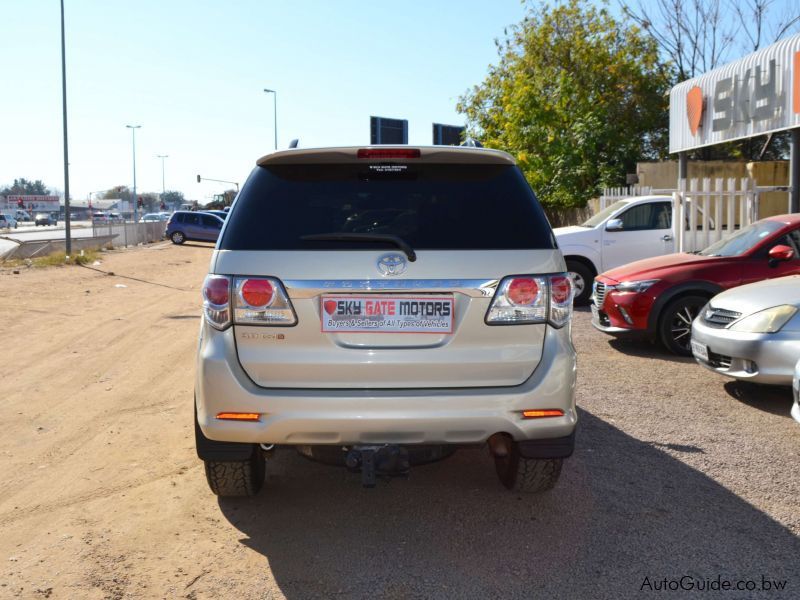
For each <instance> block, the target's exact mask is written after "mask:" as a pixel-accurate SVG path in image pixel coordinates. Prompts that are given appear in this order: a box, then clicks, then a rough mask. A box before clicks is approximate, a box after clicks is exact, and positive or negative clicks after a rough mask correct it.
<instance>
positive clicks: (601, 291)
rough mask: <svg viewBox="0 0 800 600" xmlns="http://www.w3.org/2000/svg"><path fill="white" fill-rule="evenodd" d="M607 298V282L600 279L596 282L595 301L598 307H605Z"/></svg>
mask: <svg viewBox="0 0 800 600" xmlns="http://www.w3.org/2000/svg"><path fill="white" fill-rule="evenodd" d="M605 299H606V284H605V283H602V282H600V281H595V282H594V303H595V305H596V306H597V308H603V302H604V301H605Z"/></svg>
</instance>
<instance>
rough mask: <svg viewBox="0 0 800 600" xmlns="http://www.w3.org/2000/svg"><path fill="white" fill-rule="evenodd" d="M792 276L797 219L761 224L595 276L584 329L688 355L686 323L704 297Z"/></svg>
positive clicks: (796, 268)
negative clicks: (694, 248)
mask: <svg viewBox="0 0 800 600" xmlns="http://www.w3.org/2000/svg"><path fill="white" fill-rule="evenodd" d="M795 274H800V214H792V215H780V216H777V217H769V218H767V219H762V220H760V221H757V222H755V223H753V224H752V225H749V226H747V227H745V228H744V229H741V230H739V231H737V232H736V233H734V234H733V235H731V236H730V237H728V238H725V239H724V240H721V241H719V242H716V243H714V244H712V245H711V246H709V247H708V248H706V249H705V250H700V251H697V252H695V253H688V254H687V253H678V254H668V255H666V256H659V257H656V258H648V259H645V260H639V261H636V262H633V263H630V264H627V265H623V266H621V267H618V268H616V269H611V270H610V271H606V272H605V273H602V274H600V275H598V276H597V277H596V278H595V280H594V292H593V294H592V302H591V308H592V324H593V325H594V326H595V328H597V329H599V330H600V331H602V332H604V333H608V334H610V335H613V336H618V337H637V338H645V339H651V340H659V341H661V342H662V343H663V344H664V346H666V348H667V349H669V350H671V351H672V352H674V353H675V354H680V355H684V356H688V355H690V354H691V350H690V346H689V341H690V337H691V328H692V321H693V320H694V318H695V317H696V316H697V314H698V312H699V311H700V309H701V308H703V306H705V304H706V303H707V302H708V301H709V299H711V297H712V296H714V295H716V294H718V293H719V292H721V291H723V290H726V289H728V288H732V287H735V286H737V285H743V284H745V283H751V282H753V281H760V280H762V279H769V278H772V277H783V276H784V275H795Z"/></svg>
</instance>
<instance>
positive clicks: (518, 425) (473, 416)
mask: <svg viewBox="0 0 800 600" xmlns="http://www.w3.org/2000/svg"><path fill="white" fill-rule="evenodd" d="M576 362H577V361H576V356H575V349H574V347H573V346H572V342H571V340H570V334H569V330H568V328H564V329H554V328H552V327H548V328H547V332H546V333H545V342H544V348H543V352H542V360H541V362H540V363H539V365H538V366H537V368H536V370H535V371H534V372H533V374H532V375H531V377H530V378H529V379H528V380H527V381H525V382H524V383H523V384H521V385H519V386H513V387H498V388H446V389H402V390H397V389H386V390H375V389H373V390H363V389H359V390H353V389H328V390H322V389H286V388H284V389H275V388H262V387H258V386H256V385H255V384H254V383H253V382H252V381H251V380H250V379H249V378H248V376H247V375H246V374H245V372H244V371H243V369H242V368H241V366H240V364H239V362H238V358H237V354H236V348H235V342H234V337H233V332H232V330H231V329H228V330H226V331H222V332H220V331H217V330H215V329H213V328H211V327H209V326H208V325H206V324H205V323H203V324H202V325H201V335H200V344H199V349H198V354H197V371H196V380H195V393H196V402H197V419H198V424H199V426H200V430H201V431H202V433H203V435H204V436H205V437H207V438H208V439H210V440H215V441H224V442H246V443H264V444H289V445H291V444H312V445H313V444H357V443H365V444H374V443H393V444H476V443H483V442H485V441H486V439H487V438H488V437H489V436H491V435H492V434H494V433H499V432H505V433H508V434H510V435H511V437H512V438H513V439H514V440H516V441H523V440H538V439H551V438H568V437H569V436H571V435H572V433H573V431H574V429H575V426H576V423H577V412H576V409H575V381H576V370H577V368H576ZM537 408H541V409H544V408H558V409H561V410H563V411H564V415H563V416H561V417H550V418H544V419H525V418H523V417H522V411H523V410H529V409H537ZM220 412H255V413H260V414H261V417H260V419H259V421H257V422H233V421H220V420H217V419H216V418H215V416H216V415H217V414H218V413H220ZM532 451H533V450H532Z"/></svg>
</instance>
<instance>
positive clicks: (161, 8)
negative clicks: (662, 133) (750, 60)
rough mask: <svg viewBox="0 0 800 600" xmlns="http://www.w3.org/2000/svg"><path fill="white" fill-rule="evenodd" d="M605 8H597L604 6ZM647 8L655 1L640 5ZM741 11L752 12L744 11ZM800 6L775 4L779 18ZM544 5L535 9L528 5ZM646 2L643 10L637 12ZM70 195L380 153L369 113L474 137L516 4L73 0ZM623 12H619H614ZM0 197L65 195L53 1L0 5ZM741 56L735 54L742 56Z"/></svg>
mask: <svg viewBox="0 0 800 600" xmlns="http://www.w3.org/2000/svg"><path fill="white" fill-rule="evenodd" d="M599 1H600V0H598V3H599ZM643 1H644V3H645V4H647V2H648V1H650V0H643ZM741 1H743V0H741ZM796 1H797V0H774V6H773V8H774V9H776V11H775V12H776V13H783V12H785V10H786V9H787V7H789V6H792V5H793V3H794V2H796ZM531 2H532V3H535V2H536V0H531ZM634 3H635V2H634ZM65 6H66V54H67V101H68V119H67V122H68V126H69V158H70V192H71V193H70V195H71V196H72V197H73V198H83V199H85V198H86V197H87V195H88V194H89V193H90V192H101V191H104V190H107V189H109V188H112V187H115V186H117V185H128V186H131V185H132V183H133V168H132V167H133V164H132V163H133V153H132V143H131V142H132V140H131V130H130V129H127V128H126V127H125V126H126V125H141V129H138V130H137V132H136V171H137V191H139V192H159V191H161V183H162V178H161V176H162V171H161V165H162V161H161V160H160V159H158V158H156V156H157V155H159V154H161V155H168V156H169V158H167V159H165V160H164V165H165V183H166V189H168V190H169V189H173V190H180V191H182V192H183V193H184V194H185V195H186V198H187V199H192V200H200V201H201V202H206V201H208V200H210V199H211V198H212V196H213V194H217V193H221V192H222V191H224V190H225V189H229V188H231V187H232V186H230V185H225V184H217V183H213V182H203V183H200V184H198V183H197V180H196V177H197V175H198V174H199V175H201V176H203V177H207V178H212V179H223V180H229V181H236V182H239V183H240V184H241V183H243V182H244V180H245V179H246V177H247V175H248V173H249V172H250V171H251V169H252V168H253V166H254V165H255V161H256V160H257V159H258V158H259V157H260V156H263V155H264V154H267V153H269V152H271V151H272V150H273V139H274V129H273V127H274V119H273V101H274V97H273V95H270V94H265V93H264V91H263V90H264V88H270V89H274V90H276V91H277V113H278V118H277V121H278V124H277V125H278V147H279V148H286V147H287V146H288V144H289V142H290V141H291V140H292V139H294V138H298V139H299V140H300V146H301V147H314V146H332V145H361V144H368V143H369V117H370V115H376V116H383V117H390V118H404V119H408V121H409V142H410V143H411V144H430V143H431V141H432V133H431V124H432V123H434V122H436V123H445V124H453V125H463V124H464V118H463V116H462V115H460V114H458V113H457V112H456V109H455V107H456V104H457V102H458V99H459V97H460V96H461V95H463V94H464V93H465V92H466V91H467V90H468V89H470V88H471V87H472V86H474V85H476V84H479V83H481V81H483V79H484V78H485V76H486V74H487V72H488V68H489V66H490V65H491V64H493V63H496V62H497V50H496V47H495V43H494V41H495V39H496V38H498V37H499V38H502V37H503V35H504V33H503V31H504V28H505V27H507V26H509V25H511V24H514V23H518V22H519V21H521V20H522V18H523V17H524V15H525V11H526V8H525V6H524V5H523V3H521V2H520V0H402V1H397V0H393V1H387V0H371V1H367V0H360V1H356V0H327V1H321V0H293V1H282V2H278V1H276V0H136V1H131V0H65ZM609 6H610V7H611V10H612V12H614V13H617V14H619V4H618V2H617V1H616V0H612V1H611V2H610V3H609ZM0 23H3V25H4V27H3V34H2V36H0V77H2V79H0V81H1V82H2V83H0V186H3V185H5V184H10V183H11V182H12V181H13V180H14V179H15V178H19V177H24V178H26V179H31V180H36V179H41V180H43V181H44V183H45V184H46V185H47V186H49V187H50V188H51V189H53V188H55V189H58V190H61V189H63V186H64V173H63V137H62V118H61V114H62V113H61V47H60V44H61V38H60V13H59V2H58V0H0ZM734 58H737V56H733V57H731V59H734Z"/></svg>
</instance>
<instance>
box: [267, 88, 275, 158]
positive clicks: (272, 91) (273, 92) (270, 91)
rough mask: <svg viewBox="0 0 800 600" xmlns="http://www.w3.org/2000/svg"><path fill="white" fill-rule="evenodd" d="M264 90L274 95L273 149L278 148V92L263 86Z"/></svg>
mask: <svg viewBox="0 0 800 600" xmlns="http://www.w3.org/2000/svg"><path fill="white" fill-rule="evenodd" d="M264 92H265V93H267V94H274V95H275V98H274V100H275V102H274V103H273V108H274V114H275V150H277V149H278V92H276V91H275V90H269V89H267V88H264Z"/></svg>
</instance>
